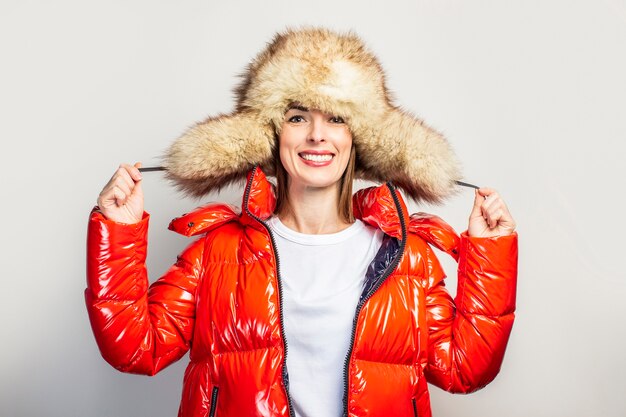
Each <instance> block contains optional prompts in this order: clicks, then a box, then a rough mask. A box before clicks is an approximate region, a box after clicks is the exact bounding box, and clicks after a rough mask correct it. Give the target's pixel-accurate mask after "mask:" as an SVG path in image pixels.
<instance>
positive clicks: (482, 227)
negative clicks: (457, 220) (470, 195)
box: [467, 187, 515, 237]
mask: <svg viewBox="0 0 626 417" xmlns="http://www.w3.org/2000/svg"><path fill="white" fill-rule="evenodd" d="M513 231H515V220H513V217H512V216H511V213H509V209H508V208H507V206H506V204H504V200H502V197H500V195H499V194H498V193H497V192H496V190H494V189H492V188H483V187H481V188H479V189H478V190H476V196H475V197H474V207H473V208H472V213H471V214H470V217H469V226H468V228H467V234H468V235H470V236H472V237H494V236H506V235H510V234H512V233H513Z"/></svg>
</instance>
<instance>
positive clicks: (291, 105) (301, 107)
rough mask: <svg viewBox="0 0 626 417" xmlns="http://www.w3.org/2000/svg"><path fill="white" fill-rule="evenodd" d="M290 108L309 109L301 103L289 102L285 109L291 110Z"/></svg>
mask: <svg viewBox="0 0 626 417" xmlns="http://www.w3.org/2000/svg"><path fill="white" fill-rule="evenodd" d="M292 109H295V110H300V111H309V109H307V108H306V107H304V106H303V105H301V104H290V105H289V107H287V111H289V110H292Z"/></svg>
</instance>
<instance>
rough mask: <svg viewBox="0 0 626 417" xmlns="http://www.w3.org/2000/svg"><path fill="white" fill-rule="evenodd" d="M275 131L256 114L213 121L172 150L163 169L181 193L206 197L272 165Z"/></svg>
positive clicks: (198, 127) (187, 135) (191, 132)
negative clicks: (254, 169)
mask: <svg viewBox="0 0 626 417" xmlns="http://www.w3.org/2000/svg"><path fill="white" fill-rule="evenodd" d="M274 146H275V139H274V129H273V128H272V126H271V125H269V124H268V123H267V121H266V120H263V119H261V118H260V117H259V115H258V113H256V112H253V111H247V112H240V113H235V114H231V115H220V116H218V117H212V118H209V119H207V120H205V121H204V122H201V123H198V124H197V125H195V126H193V127H192V128H190V129H189V130H187V132H185V134H183V135H182V136H181V137H180V138H178V139H177V140H176V141H174V143H173V144H172V145H171V146H170V148H169V149H168V151H167V152H166V154H165V156H164V158H163V159H164V163H163V165H164V166H165V168H166V171H167V176H168V178H169V179H170V180H171V181H173V182H174V183H175V184H176V185H177V186H178V187H179V189H181V190H182V191H184V192H185V193H187V194H189V195H193V196H198V197H199V196H202V195H204V194H206V193H208V192H210V191H212V190H215V189H219V188H221V187H223V186H225V185H228V184H229V183H231V182H234V181H237V180H243V179H245V176H246V173H247V171H248V170H250V169H251V168H252V167H253V166H255V165H257V164H260V165H271V161H272V158H273V149H274Z"/></svg>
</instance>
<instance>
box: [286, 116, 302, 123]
mask: <svg viewBox="0 0 626 417" xmlns="http://www.w3.org/2000/svg"><path fill="white" fill-rule="evenodd" d="M303 121H304V117H302V116H300V115H295V116H291V117H290V118H289V122H291V123H300V122H303Z"/></svg>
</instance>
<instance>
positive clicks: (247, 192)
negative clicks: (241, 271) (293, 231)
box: [244, 166, 295, 417]
mask: <svg viewBox="0 0 626 417" xmlns="http://www.w3.org/2000/svg"><path fill="white" fill-rule="evenodd" d="M256 171H257V166H255V167H254V168H253V169H252V172H251V173H250V180H249V181H248V184H247V185H246V190H245V194H244V204H245V210H246V213H247V214H248V215H249V216H250V217H252V218H253V219H254V220H256V221H257V222H259V223H260V224H261V225H263V227H264V228H265V229H266V230H267V233H268V234H269V236H270V241H271V243H272V252H273V253H274V259H276V280H277V281H278V305H279V310H278V311H279V324H280V334H281V336H282V337H281V339H282V340H283V352H284V354H283V372H282V379H283V388H284V389H285V395H286V396H287V409H288V411H289V416H290V417H295V413H294V411H293V405H292V404H291V396H290V395H289V389H288V387H287V381H288V380H289V378H288V377H287V338H286V337H285V321H284V318H283V283H282V280H281V278H280V258H279V256H278V252H277V251H276V240H275V239H274V234H273V233H272V231H271V229H270V227H269V226H268V225H267V224H266V223H265V222H264V221H263V220H261V219H260V218H258V217H257V216H255V215H254V214H252V213H251V212H250V209H249V208H248V199H249V198H250V189H251V188H252V181H253V180H254V176H255V175H256Z"/></svg>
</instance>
